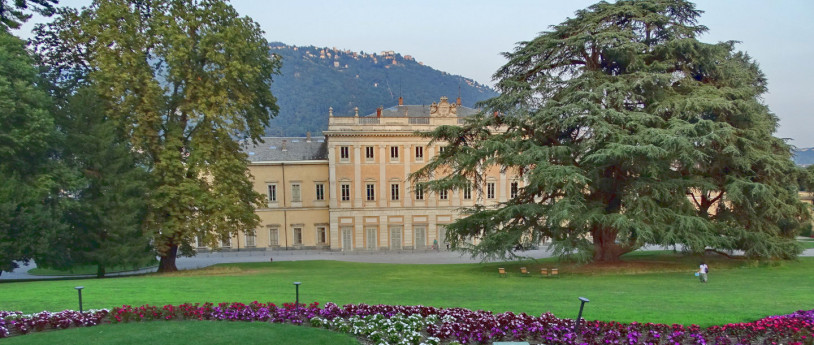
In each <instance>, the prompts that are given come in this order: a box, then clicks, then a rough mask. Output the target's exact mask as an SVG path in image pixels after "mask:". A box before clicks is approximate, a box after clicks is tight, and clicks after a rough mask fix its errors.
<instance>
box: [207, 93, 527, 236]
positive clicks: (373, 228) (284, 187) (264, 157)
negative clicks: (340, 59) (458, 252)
mask: <svg viewBox="0 0 814 345" xmlns="http://www.w3.org/2000/svg"><path fill="white" fill-rule="evenodd" d="M476 112H477V111H476V110H475V109H472V108H467V107H464V106H462V105H461V103H460V99H458V100H457V101H456V102H454V103H453V102H449V101H448V99H447V98H446V97H442V98H441V99H440V101H439V102H437V103H433V104H431V105H403V102H402V100H401V98H400V99H399V104H398V105H397V106H394V107H391V108H387V109H383V108H379V109H377V110H376V113H373V114H369V115H367V116H359V115H358V111H357V114H356V115H355V116H353V117H334V116H333V113H332V111H330V112H329V114H328V116H329V124H328V130H327V131H325V132H324V137H315V138H312V137H310V136H308V137H305V138H291V137H288V138H282V137H268V138H263V140H264V143H263V144H260V145H256V146H252V147H249V148H248V149H247V153H248V154H249V160H250V162H251V164H250V166H249V169H250V172H251V174H252V176H254V188H255V190H256V191H258V192H260V193H263V194H264V195H266V200H267V204H266V205H265V206H266V207H262V208H259V209H257V211H256V212H257V214H258V216H259V217H260V224H261V225H260V227H259V228H258V229H257V230H256V231H255V233H254V234H248V235H247V234H243V233H240V234H238V235H237V236H234V237H232V239H231V240H230V241H224V242H223V247H224V248H228V249H231V250H235V249H244V248H248V249H261V250H262V249H325V250H335V251H382V250H428V249H432V248H433V247H434V246H436V245H437V246H438V247H441V248H442V247H444V246H445V242H446V241H445V239H446V228H445V227H446V225H447V224H449V223H451V222H452V221H454V220H455V219H457V218H459V217H460V213H459V210H460V208H461V207H466V206H472V205H474V204H475V203H479V204H484V205H490V204H496V203H499V202H505V201H507V200H508V199H509V198H510V197H511V195H512V193H516V192H517V190H518V188H520V186H521V184H522V181H520V180H518V179H517V178H515V177H513V176H510V175H509V174H506V173H503V172H501V171H500V169H499V168H497V167H495V168H492V169H488V170H487V171H485V174H484V183H483V184H484V185H483V186H478V188H474V187H473V188H467V189H465V190H449V191H445V192H439V193H434V192H429V191H424V190H421V189H418V188H416V187H415V186H414V184H413V183H412V182H410V180H409V176H410V174H411V173H413V172H415V171H416V170H418V169H419V168H421V167H423V166H424V165H425V164H426V163H427V162H428V161H430V160H431V159H432V158H433V157H434V156H435V155H437V154H439V153H440V152H441V150H443V149H444V145H442V144H433V145H429V144H428V143H429V140H428V139H426V138H422V137H420V136H419V135H417V134H416V133H417V132H423V131H430V130H433V129H435V128H436V127H438V126H441V125H457V124H459V123H461V121H462V120H463V119H464V118H465V117H467V116H471V115H474V114H475V113H476ZM202 249H203V248H202Z"/></svg>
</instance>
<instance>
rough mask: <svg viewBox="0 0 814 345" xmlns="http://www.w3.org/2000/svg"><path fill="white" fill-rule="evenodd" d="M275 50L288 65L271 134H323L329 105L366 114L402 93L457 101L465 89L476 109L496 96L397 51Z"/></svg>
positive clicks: (278, 81) (277, 89) (278, 46)
mask: <svg viewBox="0 0 814 345" xmlns="http://www.w3.org/2000/svg"><path fill="white" fill-rule="evenodd" d="M271 52H272V53H273V54H275V55H276V56H278V57H280V59H281V60H282V62H283V66H282V68H281V69H280V75H279V76H275V80H274V84H272V86H271V90H272V92H273V93H274V95H276V96H277V97H278V99H279V101H278V104H279V106H280V115H279V116H278V117H276V118H275V119H274V120H272V121H271V126H270V127H269V128H268V129H267V130H266V133H267V134H268V135H274V136H280V135H288V136H305V134H306V132H311V133H313V134H317V133H321V132H322V131H323V130H326V129H327V128H328V108H330V107H333V111H334V116H353V115H354V108H355V107H359V115H360V116H364V115H368V114H370V113H373V112H375V111H376V108H377V107H379V106H384V107H390V106H395V105H396V104H398V98H399V96H402V97H403V98H404V103H405V104H426V105H428V106H429V105H430V104H431V103H432V102H438V99H439V98H440V97H441V96H447V97H449V98H450V99H451V100H455V98H456V97H457V96H458V89H459V88H460V93H461V100H462V102H463V105H465V106H469V107H471V106H474V104H475V102H478V101H482V100H485V99H487V98H490V97H494V96H496V95H497V93H495V92H494V91H493V90H492V89H490V88H489V87H487V86H485V85H481V84H478V83H476V82H475V81H473V80H471V79H467V78H463V77H460V76H455V75H450V74H447V73H444V72H441V71H438V70H434V69H432V68H430V67H428V66H424V65H421V64H419V63H418V62H416V61H415V60H413V59H405V57H404V56H402V55H401V54H397V53H393V54H388V55H387V56H384V55H377V54H365V53H356V52H350V51H344V50H337V49H331V48H319V47H313V46H308V47H294V46H287V45H284V44H282V43H272V45H271ZM320 56H323V57H320ZM393 61H396V64H393ZM334 63H336V65H335V64H334Z"/></svg>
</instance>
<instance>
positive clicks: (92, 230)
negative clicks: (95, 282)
mask: <svg viewBox="0 0 814 345" xmlns="http://www.w3.org/2000/svg"><path fill="white" fill-rule="evenodd" d="M58 113H59V114H60V116H59V117H58V121H59V123H60V125H61V126H60V127H61V129H62V130H63V131H64V132H65V136H66V140H65V142H66V145H65V147H64V149H63V151H62V157H63V160H64V162H65V164H66V165H67V166H68V167H69V168H71V169H72V171H74V172H75V176H74V179H73V181H72V183H71V186H70V189H69V194H70V195H71V196H72V197H71V198H70V199H68V200H66V201H65V209H66V210H65V213H66V223H67V224H69V226H70V230H69V233H70V240H69V244H70V245H69V246H68V248H66V249H67V250H66V252H67V253H68V254H69V255H70V262H71V265H88V264H90V265H95V266H96V267H97V275H98V276H100V277H101V276H104V274H105V269H106V268H109V267H115V266H119V267H133V268H135V267H143V266H144V265H146V264H149V263H151V262H152V261H154V260H155V253H154V251H153V250H152V248H151V247H150V244H149V240H150V237H149V236H147V235H146V234H145V233H144V232H143V230H142V220H143V218H144V215H145V213H146V211H147V208H146V206H147V204H146V196H147V189H146V187H147V183H148V177H149V175H148V174H147V171H146V169H145V168H144V166H141V165H138V164H136V161H135V157H136V156H135V154H134V152H133V151H132V150H131V147H130V145H128V144H127V141H126V138H125V137H124V136H123V135H122V132H121V130H120V129H119V128H117V126H116V125H115V124H114V123H113V122H112V121H111V120H110V119H108V118H107V116H105V113H106V112H105V107H104V103H103V102H102V101H101V100H100V99H99V97H98V96H97V95H95V94H94V92H93V90H91V89H90V88H84V89H80V90H79V91H78V92H77V93H75V94H74V95H72V96H71V97H70V98H69V99H67V100H66V102H65V104H64V105H63V106H62V107H61V109H60V110H59V111H58Z"/></svg>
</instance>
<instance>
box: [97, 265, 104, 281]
mask: <svg viewBox="0 0 814 345" xmlns="http://www.w3.org/2000/svg"><path fill="white" fill-rule="evenodd" d="M104 277H105V265H102V264H98V265H96V278H104Z"/></svg>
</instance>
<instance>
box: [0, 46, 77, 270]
mask: <svg viewBox="0 0 814 345" xmlns="http://www.w3.org/2000/svg"><path fill="white" fill-rule="evenodd" d="M37 79H38V78H37V74H36V70H35V68H34V66H33V61H32V60H31V58H30V57H29V56H28V54H27V53H26V51H25V44H24V43H23V41H21V40H20V39H18V38H16V37H13V36H11V35H10V34H8V33H6V32H4V31H0V124H2V125H0V271H11V270H13V269H14V268H16V267H17V264H16V263H15V262H14V261H15V260H20V261H27V260H29V259H32V258H34V257H38V256H39V255H41V254H43V253H46V252H47V248H48V245H49V242H50V240H51V239H53V237H54V234H55V233H57V232H59V230H61V229H62V226H61V224H60V223H59V218H60V217H59V216H58V215H59V212H58V208H57V192H58V190H59V188H58V183H57V180H56V176H55V175H56V174H57V170H58V169H57V167H56V166H55V165H54V161H53V160H51V159H50V157H51V156H52V155H53V154H54V147H56V146H57V145H58V140H59V136H58V135H57V132H56V129H55V127H54V123H53V119H52V117H51V114H50V113H49V107H50V99H49V98H48V95H47V94H46V93H45V92H43V91H42V90H40V89H39V87H38V86H37ZM38 261H40V260H38ZM42 261H47V260H46V259H45V258H43V260H42Z"/></svg>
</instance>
